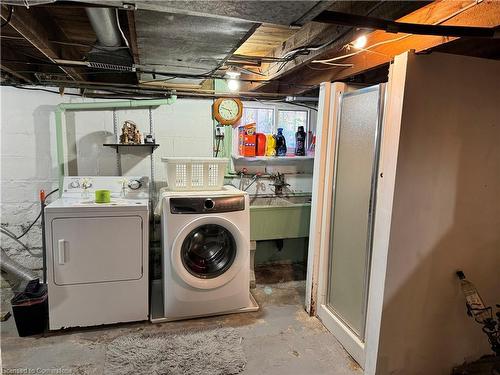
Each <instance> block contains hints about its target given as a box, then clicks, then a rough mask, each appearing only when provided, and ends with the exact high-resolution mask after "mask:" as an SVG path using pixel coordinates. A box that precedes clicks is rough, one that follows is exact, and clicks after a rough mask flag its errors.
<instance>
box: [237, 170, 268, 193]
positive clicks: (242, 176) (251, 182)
mask: <svg viewBox="0 0 500 375" xmlns="http://www.w3.org/2000/svg"><path fill="white" fill-rule="evenodd" d="M247 173H248V170H247V169H246V168H243V170H242V171H241V173H240V187H239V189H240V190H243V191H247V190H248V189H249V188H250V186H252V185H253V184H254V183H255V182H256V181H257V180H258V179H259V177H260V176H261V175H262V173H260V172H257V173H256V174H254V175H253V177H252V178H251V179H250V181H249V182H248V184H247V186H246V187H245V188H243V185H244V182H243V181H244V178H245V177H246V176H249V175H248V174H247Z"/></svg>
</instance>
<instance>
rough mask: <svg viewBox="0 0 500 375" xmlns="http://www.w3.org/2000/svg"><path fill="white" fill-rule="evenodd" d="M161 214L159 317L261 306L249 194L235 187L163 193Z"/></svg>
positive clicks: (191, 316)
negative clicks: (255, 291) (253, 270)
mask: <svg viewBox="0 0 500 375" xmlns="http://www.w3.org/2000/svg"><path fill="white" fill-rule="evenodd" d="M158 211H159V212H158ZM157 213H159V214H160V215H161V225H162V249H163V257H162V262H163V279H162V283H161V284H162V289H163V291H162V297H163V298H162V299H163V317H162V318H163V319H160V320H159V321H161V320H178V319H187V318H194V317H200V316H208V315H217V314H224V313H231V312H244V311H255V310H257V309H258V306H257V304H256V303H255V300H254V299H253V297H252V296H251V294H250V287H249V277H250V264H249V262H250V254H249V253H250V211H249V200H248V194H246V193H245V192H243V191H241V190H238V189H236V188H233V187H231V186H227V187H226V186H225V187H224V188H223V189H222V190H219V191H208V192H207V191H205V192H201V191H199V192H173V191H164V192H163V193H162V196H161V198H160V202H159V207H158V208H157Z"/></svg>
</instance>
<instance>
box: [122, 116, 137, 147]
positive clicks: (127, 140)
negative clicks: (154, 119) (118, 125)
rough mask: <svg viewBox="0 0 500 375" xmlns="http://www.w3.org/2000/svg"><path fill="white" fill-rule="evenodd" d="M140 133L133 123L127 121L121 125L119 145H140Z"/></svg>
mask: <svg viewBox="0 0 500 375" xmlns="http://www.w3.org/2000/svg"><path fill="white" fill-rule="evenodd" d="M141 142H142V140H141V132H140V131H139V129H137V125H136V124H135V122H133V121H130V120H127V121H125V122H124V123H123V127H122V134H121V135H120V143H121V144H124V145H128V144H132V145H133V144H140V143H141Z"/></svg>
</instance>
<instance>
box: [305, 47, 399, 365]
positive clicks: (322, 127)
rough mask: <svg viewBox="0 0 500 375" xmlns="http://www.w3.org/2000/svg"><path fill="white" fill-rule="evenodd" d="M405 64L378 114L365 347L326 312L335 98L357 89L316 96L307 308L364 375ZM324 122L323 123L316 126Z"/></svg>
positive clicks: (380, 276) (384, 248)
mask: <svg viewBox="0 0 500 375" xmlns="http://www.w3.org/2000/svg"><path fill="white" fill-rule="evenodd" d="M407 62H408V53H404V54H401V55H398V56H396V57H395V59H394V62H393V63H391V65H390V67H389V80H388V83H387V84H386V87H385V95H384V96H385V98H384V99H385V100H384V105H383V111H382V113H381V115H382V127H381V132H380V142H379V144H380V146H379V147H380V149H379V163H378V168H377V173H376V178H377V182H376V195H375V199H376V200H375V205H376V211H375V216H374V223H373V234H372V235H373V237H372V252H371V261H370V265H371V267H370V277H369V284H368V297H367V306H366V325H365V332H366V333H365V340H364V342H361V340H359V339H358V337H357V336H356V335H355V334H354V333H353V332H352V331H351V330H350V329H349V328H348V327H347V326H346V325H345V324H344V323H343V322H342V321H341V320H340V319H338V318H337V317H336V316H335V315H334V314H333V313H332V312H331V311H329V310H328V308H326V306H325V302H326V293H327V284H328V277H329V274H328V256H329V251H330V250H329V244H330V223H331V209H332V197H333V174H334V166H335V165H334V156H335V153H336V149H335V145H336V134H337V123H338V120H339V113H338V112H339V98H340V95H341V94H342V93H343V92H348V91H353V90H355V89H356V88H355V87H352V86H348V85H346V84H343V83H340V82H334V83H330V82H325V83H322V84H321V86H322V88H323V90H322V91H320V95H323V97H322V98H320V103H321V102H322V101H323V102H324V103H328V105H326V104H325V105H324V106H323V108H322V106H321V105H320V107H319V111H320V113H319V114H318V125H317V127H318V129H317V144H318V145H322V146H321V148H320V150H317V153H316V159H315V165H314V175H313V189H312V190H313V204H312V209H311V231H310V235H309V237H310V238H309V253H308V263H307V280H306V301H305V307H306V310H307V311H308V312H309V314H310V315H316V316H318V318H319V319H320V320H321V321H322V323H323V324H324V325H325V327H326V328H328V330H329V331H330V332H332V334H333V335H334V336H335V337H336V338H337V340H339V342H340V343H341V344H342V345H343V346H344V348H345V350H346V351H347V352H348V353H349V354H350V355H351V356H352V357H353V358H354V359H355V360H356V361H357V362H358V364H359V365H360V366H361V367H362V368H363V369H364V374H365V375H374V374H375V373H376V368H377V361H378V346H379V335H380V324H381V316H382V310H383V306H384V285H385V276H386V267H387V254H388V250H389V236H390V227H391V219H392V203H393V198H394V188H395V179H396V167H397V158H398V152H399V136H400V129H401V118H402V104H403V97H404V87H405V80H406V67H407ZM322 93H323V94H322ZM322 118H323V121H320V119H322ZM318 134H319V137H318ZM318 138H319V139H318ZM313 223H314V224H315V225H314V226H313Z"/></svg>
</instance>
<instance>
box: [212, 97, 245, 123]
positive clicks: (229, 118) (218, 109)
mask: <svg viewBox="0 0 500 375" xmlns="http://www.w3.org/2000/svg"><path fill="white" fill-rule="evenodd" d="M213 115H214V118H215V119H216V120H217V121H218V122H219V123H220V124H221V125H234V124H236V123H237V122H238V121H239V120H240V118H241V115H243V104H242V103H241V100H239V99H236V98H219V99H217V100H216V101H215V103H214V105H213Z"/></svg>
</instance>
